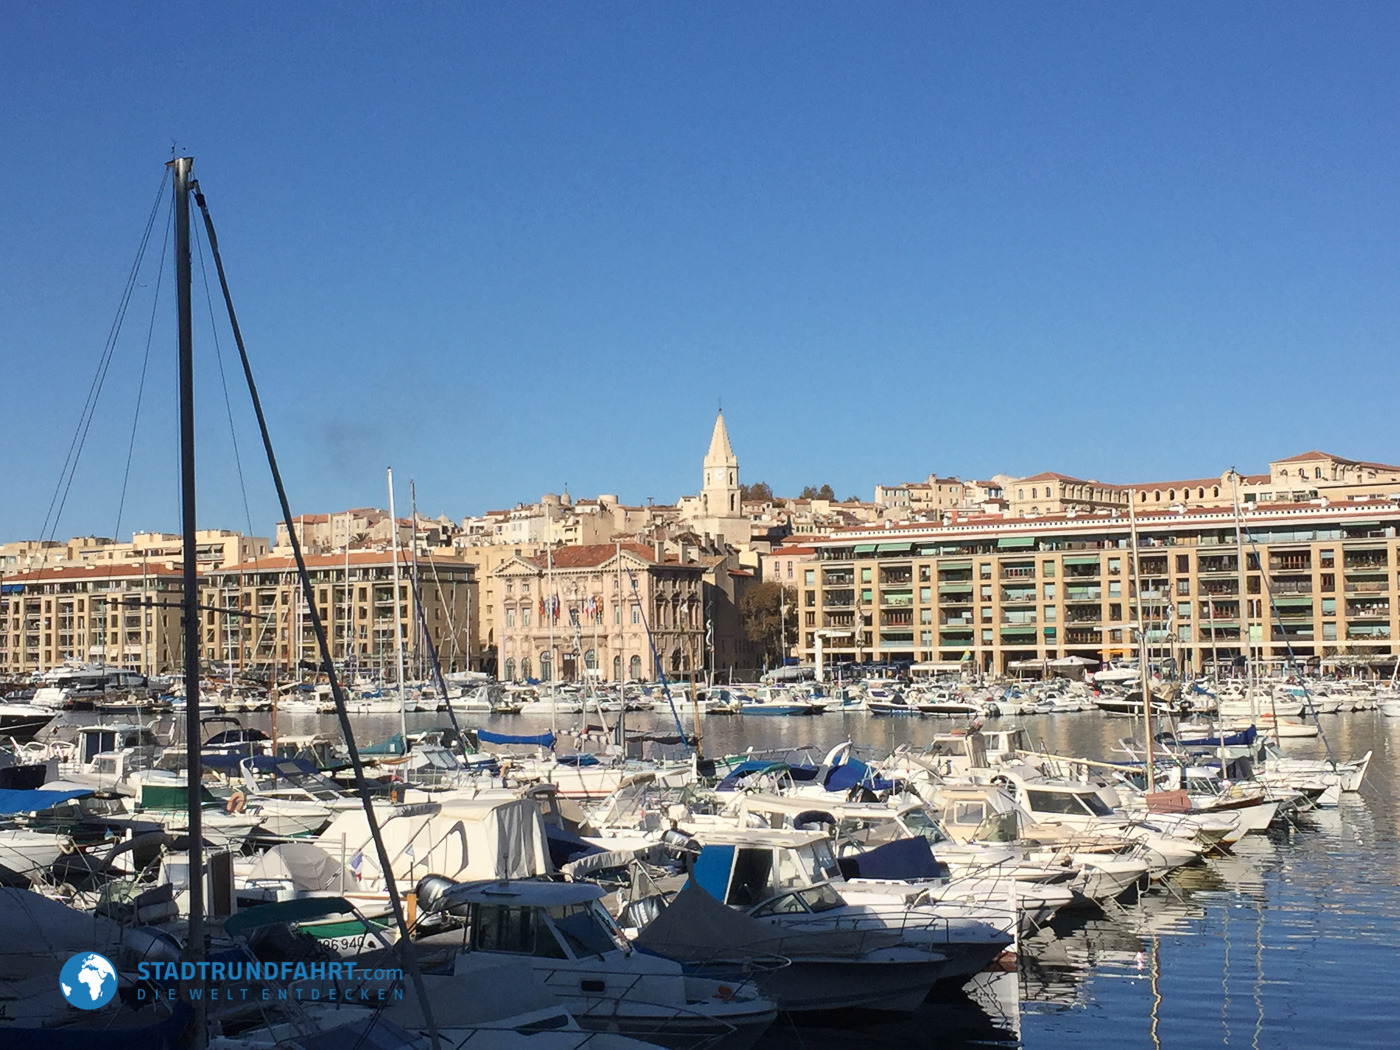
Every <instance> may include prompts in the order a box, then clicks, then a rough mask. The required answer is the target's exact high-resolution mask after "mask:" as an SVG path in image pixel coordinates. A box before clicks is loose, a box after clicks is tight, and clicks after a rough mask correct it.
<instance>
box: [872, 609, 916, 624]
mask: <svg viewBox="0 0 1400 1050" xmlns="http://www.w3.org/2000/svg"><path fill="white" fill-rule="evenodd" d="M880 626H881V627H913V626H914V614H913V613H912V612H882V613H881V614H880Z"/></svg>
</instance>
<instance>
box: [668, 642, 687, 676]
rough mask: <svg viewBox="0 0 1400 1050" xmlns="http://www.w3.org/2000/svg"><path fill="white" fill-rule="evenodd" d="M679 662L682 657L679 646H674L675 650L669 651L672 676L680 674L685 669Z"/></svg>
mask: <svg viewBox="0 0 1400 1050" xmlns="http://www.w3.org/2000/svg"><path fill="white" fill-rule="evenodd" d="M681 661H682V657H681V650H680V646H676V648H674V649H672V650H671V673H672V674H680V673H681V672H682V671H684V670H685V667H683V666H682V663H681Z"/></svg>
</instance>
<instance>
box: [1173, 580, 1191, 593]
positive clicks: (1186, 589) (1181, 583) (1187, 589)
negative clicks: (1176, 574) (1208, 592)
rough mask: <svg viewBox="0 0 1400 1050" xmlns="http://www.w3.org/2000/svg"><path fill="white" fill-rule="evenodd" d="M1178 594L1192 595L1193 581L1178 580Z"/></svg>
mask: <svg viewBox="0 0 1400 1050" xmlns="http://www.w3.org/2000/svg"><path fill="white" fill-rule="evenodd" d="M1176 593H1177V594H1190V593H1191V581H1190V580H1177V581H1176Z"/></svg>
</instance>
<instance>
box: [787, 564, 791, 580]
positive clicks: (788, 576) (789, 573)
mask: <svg viewBox="0 0 1400 1050" xmlns="http://www.w3.org/2000/svg"><path fill="white" fill-rule="evenodd" d="M787 569H788V575H787V578H788V579H789V580H790V579H792V562H788V566H787Z"/></svg>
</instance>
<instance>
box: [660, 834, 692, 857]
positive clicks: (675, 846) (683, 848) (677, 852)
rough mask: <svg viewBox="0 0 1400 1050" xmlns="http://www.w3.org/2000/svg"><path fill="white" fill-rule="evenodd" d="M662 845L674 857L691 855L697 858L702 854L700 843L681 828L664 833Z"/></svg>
mask: <svg viewBox="0 0 1400 1050" xmlns="http://www.w3.org/2000/svg"><path fill="white" fill-rule="evenodd" d="M661 845H662V846H664V847H665V848H666V852H667V853H668V854H670V855H671V856H672V857H679V856H681V855H683V854H686V853H689V854H691V855H692V856H696V855H698V854H699V853H700V843H698V842H696V841H695V839H693V838H692V837H691V836H690V835H689V834H688V833H687V832H684V831H681V830H680V829H679V828H672V829H671V830H670V831H665V832H662V834H661Z"/></svg>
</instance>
